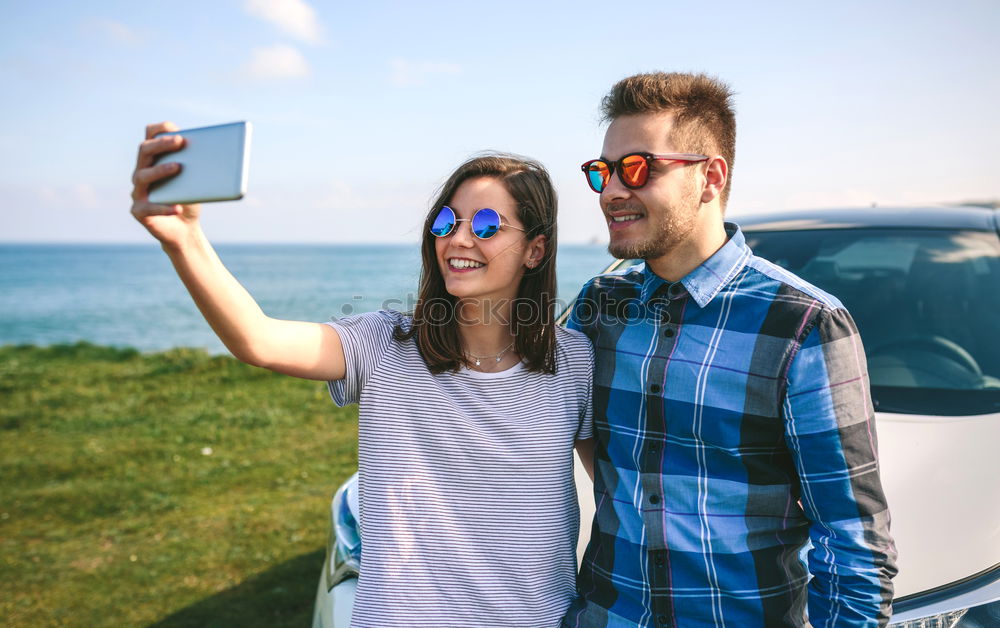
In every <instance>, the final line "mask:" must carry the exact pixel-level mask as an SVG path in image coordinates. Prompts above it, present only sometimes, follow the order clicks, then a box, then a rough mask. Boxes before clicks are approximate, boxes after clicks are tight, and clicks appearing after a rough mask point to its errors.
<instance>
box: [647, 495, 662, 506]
mask: <svg viewBox="0 0 1000 628" xmlns="http://www.w3.org/2000/svg"><path fill="white" fill-rule="evenodd" d="M649 503H650V504H653V505H654V506H655V505H656V504H659V503H660V496H659V495H650V496H649Z"/></svg>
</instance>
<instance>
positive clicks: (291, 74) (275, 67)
mask: <svg viewBox="0 0 1000 628" xmlns="http://www.w3.org/2000/svg"><path fill="white" fill-rule="evenodd" d="M244 72H245V73H246V74H247V75H248V76H250V77H252V78H255V79H285V78H300V77H303V76H309V74H310V70H309V64H308V63H307V62H306V58H305V57H303V56H302V53H301V52H299V51H298V50H296V49H295V48H293V47H291V46H286V45H283V44H277V45H274V46H267V47H264V48H254V50H253V57H252V58H251V59H250V62H249V63H247V64H246V66H244Z"/></svg>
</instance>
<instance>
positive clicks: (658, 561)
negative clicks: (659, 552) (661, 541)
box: [656, 556, 667, 569]
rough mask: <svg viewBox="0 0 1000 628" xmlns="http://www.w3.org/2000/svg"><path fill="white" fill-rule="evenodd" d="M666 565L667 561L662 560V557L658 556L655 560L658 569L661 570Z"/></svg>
mask: <svg viewBox="0 0 1000 628" xmlns="http://www.w3.org/2000/svg"><path fill="white" fill-rule="evenodd" d="M666 564H667V561H665V560H663V557H662V556H658V557H657V558H656V566H657V567H659V568H661V569H662V568H663V566H664V565H666Z"/></svg>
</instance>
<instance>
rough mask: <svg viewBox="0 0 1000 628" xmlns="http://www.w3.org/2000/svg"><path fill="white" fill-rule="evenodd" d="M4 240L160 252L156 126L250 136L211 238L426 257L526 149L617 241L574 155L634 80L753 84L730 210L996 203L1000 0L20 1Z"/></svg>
mask: <svg viewBox="0 0 1000 628" xmlns="http://www.w3.org/2000/svg"><path fill="white" fill-rule="evenodd" d="M2 6H3V14H4V19H3V21H2V24H0V35H2V36H0V84H2V85H3V86H4V88H3V90H2V91H3V94H4V97H3V98H2V99H0V146H2V147H3V150H0V241H55V242H67V241H86V242H145V241H149V236H148V235H146V233H145V231H144V230H143V229H142V227H141V226H140V225H139V224H138V223H136V222H135V221H134V220H133V219H132V218H131V216H130V215H129V213H128V208H129V204H130V200H129V197H128V193H129V190H130V186H129V176H130V174H131V170H132V167H133V160H134V156H135V151H136V148H137V144H138V142H139V141H140V140H141V139H142V134H143V129H144V127H145V124H146V123H148V122H153V121H159V120H164V119H170V120H173V121H174V122H176V123H177V124H179V125H180V126H181V127H182V128H183V127H192V126H202V125H206V124H213V123H219V122H228V121H233V120H240V119H247V120H250V121H252V122H253V123H254V125H255V131H254V134H255V137H254V144H253V149H252V159H251V174H250V188H249V194H248V196H247V197H246V198H245V199H244V200H243V201H240V202H234V203H221V204H209V205H206V206H205V209H204V211H203V217H204V218H203V222H204V224H205V230H206V232H207V233H208V235H209V237H210V238H211V239H212V240H214V241H217V242H237V241H244V242H393V241H400V242H403V241H416V240H417V239H418V237H419V234H418V229H419V224H420V218H421V216H422V215H423V212H424V211H425V210H426V208H427V204H428V203H429V202H430V200H431V197H432V195H433V192H434V190H435V189H436V187H437V186H438V185H440V183H441V182H442V181H443V180H444V178H446V177H447V175H448V174H449V173H450V172H451V170H452V169H453V168H454V167H455V166H457V165H458V164H459V163H461V161H463V160H464V159H465V158H466V157H468V156H469V155H471V154H472V153H475V152H477V151H480V150H484V149H495V150H504V151H511V152H516V153H520V154H525V155H529V156H532V157H534V158H536V159H539V160H541V161H542V162H543V163H544V164H545V165H546V166H547V167H548V168H549V170H550V171H551V172H552V175H553V178H554V180H555V182H556V185H557V186H558V188H559V192H560V200H561V203H560V235H561V238H562V240H563V241H564V242H574V241H575V242H582V241H588V240H591V239H593V238H597V239H601V240H604V239H606V231H605V227H604V224H603V222H602V220H601V218H600V212H599V210H598V207H597V198H596V195H595V194H593V193H592V192H591V191H590V190H589V189H588V188H587V186H586V184H585V182H584V179H583V176H582V175H581V174H580V172H579V164H580V163H582V162H583V161H585V160H586V159H589V158H592V157H596V156H597V155H598V154H599V153H600V146H601V140H602V137H603V127H601V126H600V125H599V123H598V118H597V115H598V114H597V107H598V103H599V101H600V98H601V96H602V95H603V94H604V93H605V92H606V91H607V89H608V88H609V87H610V86H611V85H612V84H613V83H614V82H615V81H616V80H618V79H620V78H622V77H624V76H626V75H629V74H633V73H636V72H640V71H648V70H667V71H674V70H679V71H701V72H707V73H709V74H713V75H716V76H718V77H720V78H722V79H723V80H725V81H726V82H728V83H729V84H730V85H731V86H732V87H733V88H734V89H735V91H736V92H737V96H736V105H737V119H738V125H739V129H738V139H737V158H736V164H735V168H734V171H733V175H734V179H733V191H732V197H731V199H730V213H731V214H736V215H738V214H739V213H742V212H750V211H769V210H779V209H795V208H805V207H828V206H829V207H837V206H859V205H861V206H865V205H870V204H871V203H873V202H877V203H879V204H881V205H894V204H912V203H943V202H954V201H961V200H969V199H995V198H998V197H1000V175H998V171H1000V168H998V166H1000V157H998V155H1000V151H998V148H997V147H998V146H1000V123H998V121H997V114H996V111H997V109H998V107H1000V78H998V77H1000V73H998V72H997V71H996V68H997V67H1000V43H998V42H1000V38H998V37H997V35H996V33H997V27H998V26H1000V2H996V1H994V0H981V1H972V0H957V1H956V2H951V3H942V2H924V1H911V2H904V1H886V2H853V1H849V2H838V3H818V2H810V3H807V2H725V1H723V2H717V3H708V4H706V3H696V2H674V1H666V0H661V1H658V2H643V1H633V2H629V3H610V2H609V3H603V4H600V3H596V4H595V3H591V4H587V3H581V2H519V1H513V2H505V3H475V2H433V1H431V2H419V3H418V2H378V1H374V2H366V3H361V2H341V1H338V2H320V1H318V0H273V1H267V0H219V1H216V2H194V1H189V0H175V1H173V2H169V3H168V2H162V1H151V2H134V1H133V2H110V1H108V2H102V1H94V2H35V3H28V2H4V3H3V5H2Z"/></svg>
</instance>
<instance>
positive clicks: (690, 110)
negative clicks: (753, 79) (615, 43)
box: [601, 72, 736, 209]
mask: <svg viewBox="0 0 1000 628" xmlns="http://www.w3.org/2000/svg"><path fill="white" fill-rule="evenodd" d="M732 99H733V91H732V90H731V89H730V88H729V86H728V85H726V84H725V83H723V82H722V81H720V80H719V79H717V78H714V77H711V76H708V75H705V74H685V73H679V72H671V73H667V72H652V73H649V74H636V75H635V76H630V77H628V78H624V79H622V80H620V81H618V82H617V83H616V84H615V86H614V87H612V88H611V91H610V92H608V94H607V95H606V96H605V97H604V100H603V101H602V102H601V114H602V117H603V119H604V120H605V121H608V122H610V121H613V120H614V119H615V118H618V117H620V116H627V115H637V114H647V113H660V112H664V111H668V112H670V113H672V114H673V116H674V126H673V130H672V131H671V133H670V137H669V139H670V141H671V143H672V144H673V145H674V148H675V149H676V150H677V151H678V152H682V153H701V154H704V155H716V154H718V155H722V157H723V158H724V159H725V160H726V163H727V164H728V165H729V175H728V177H727V180H726V187H725V188H723V190H722V195H721V198H720V202H721V204H722V208H723V209H725V207H726V202H727V201H728V200H729V188H730V187H731V184H732V182H733V163H734V161H735V159H736V113H735V112H734V111H733V104H732Z"/></svg>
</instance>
